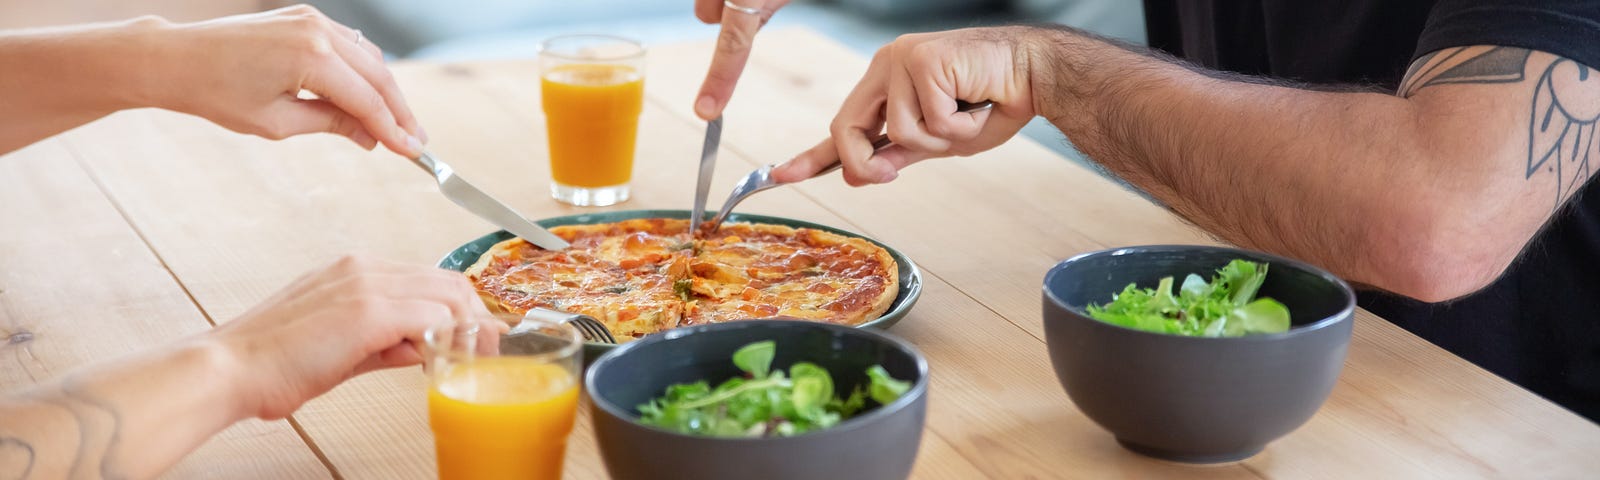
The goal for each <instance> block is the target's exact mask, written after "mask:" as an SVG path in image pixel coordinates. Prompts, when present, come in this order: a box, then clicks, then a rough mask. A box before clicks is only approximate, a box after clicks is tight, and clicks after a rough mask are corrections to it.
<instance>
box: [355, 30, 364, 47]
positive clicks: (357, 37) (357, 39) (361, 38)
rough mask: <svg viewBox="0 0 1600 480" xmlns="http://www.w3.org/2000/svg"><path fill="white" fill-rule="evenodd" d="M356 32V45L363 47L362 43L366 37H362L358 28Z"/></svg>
mask: <svg viewBox="0 0 1600 480" xmlns="http://www.w3.org/2000/svg"><path fill="white" fill-rule="evenodd" d="M355 30H356V45H357V46H360V45H361V41H362V40H365V39H366V37H364V36H362V35H361V29H359V28H358V29H355Z"/></svg>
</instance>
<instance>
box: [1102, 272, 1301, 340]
mask: <svg viewBox="0 0 1600 480" xmlns="http://www.w3.org/2000/svg"><path fill="white" fill-rule="evenodd" d="M1266 279H1267V265H1265V264H1260V263H1255V262H1249V261H1245V260H1234V261H1232V262H1228V265H1227V266H1224V267H1222V268H1221V269H1219V270H1217V275H1216V276H1215V277H1212V278H1211V281H1210V282H1207V281H1205V279H1202V278H1200V276H1199V275H1195V274H1192V273H1191V274H1189V276H1188V277H1185V278H1184V279H1183V284H1182V285H1181V286H1179V287H1178V289H1177V294H1176V295H1174V294H1173V285H1172V277H1166V278H1163V279H1161V282H1160V284H1159V285H1157V286H1156V288H1155V289H1153V290H1152V289H1141V288H1138V287H1137V286H1135V285H1134V284H1131V283H1130V284H1128V286H1127V287H1126V288H1123V289H1122V293H1118V294H1116V295H1115V296H1113V297H1112V298H1111V302H1110V303H1107V304H1105V305H1094V304H1090V305H1089V308H1088V311H1089V316H1090V317H1094V318H1095V319H1096V320H1100V321H1102V322H1106V323H1110V324H1113V325H1121V326H1124V327H1128V328H1132V329H1136V330H1144V331H1147V332H1156V333H1167V334H1173V335H1186V336H1191V337H1239V336H1244V335H1249V334H1255V333H1278V332H1283V331H1287V330H1289V309H1288V308H1287V307H1284V306H1283V304H1282V303H1278V301H1277V300H1273V299H1270V298H1255V297H1256V291H1257V290H1260V289H1261V284H1262V282H1265V281H1266Z"/></svg>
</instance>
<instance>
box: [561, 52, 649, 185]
mask: <svg viewBox="0 0 1600 480" xmlns="http://www.w3.org/2000/svg"><path fill="white" fill-rule="evenodd" d="M539 92H540V98H541V100H542V102H543V105H544V115H545V130H546V131H547V132H548V133H549V137H550V176H551V177H553V181H552V182H551V183H550V195H551V196H552V197H555V199H556V200H559V201H562V202H566V203H569V204H573V205H586V206H587V205H592V206H604V205H612V204H616V203H621V202H623V201H626V200H627V199H628V181H629V180H630V179H631V177H632V176H633V150H634V140H635V138H636V137H637V136H638V131H639V112H640V110H641V109H642V108H643V105H644V46H642V45H640V44H639V42H636V41H633V40H629V39H626V38H622V37H617V36H612V35H598V34H586V35H563V36H559V37H554V38H551V39H549V40H545V41H544V43H543V44H541V45H540V48H539Z"/></svg>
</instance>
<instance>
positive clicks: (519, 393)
mask: <svg viewBox="0 0 1600 480" xmlns="http://www.w3.org/2000/svg"><path fill="white" fill-rule="evenodd" d="M514 320H518V321H520V323H518V324H517V326H516V327H515V328H513V329H511V331H509V332H506V333H503V334H502V333H501V332H500V330H499V329H496V328H494V326H493V323H492V322H501V321H502V320H501V319H499V318H497V317H486V318H485V321H480V322H468V323H461V324H450V325H440V326H436V327H434V328H432V329H429V330H428V331H427V333H426V334H425V336H424V340H425V341H426V344H427V349H426V350H427V357H428V358H427V360H428V362H427V367H428V378H429V389H428V423H429V425H430V426H431V427H432V428H433V440H434V446H435V448H436V450H437V452H438V455H439V457H438V459H439V478H440V479H446V480H449V479H502V478H503V479H551V480H554V479H559V478H561V462H562V458H563V457H564V456H565V455H566V449H567V436H568V434H570V433H572V424H573V421H574V417H575V416H576V414H577V408H578V371H579V369H580V368H581V363H582V353H581V351H582V345H583V341H582V337H581V336H579V334H578V332H577V330H576V329H574V328H573V327H572V326H571V325H566V324H560V323H552V322H546V321H540V320H532V319H529V320H521V319H514Z"/></svg>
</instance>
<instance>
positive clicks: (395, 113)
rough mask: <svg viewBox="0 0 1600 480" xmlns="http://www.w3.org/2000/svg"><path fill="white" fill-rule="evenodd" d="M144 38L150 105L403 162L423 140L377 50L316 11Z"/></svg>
mask: <svg viewBox="0 0 1600 480" xmlns="http://www.w3.org/2000/svg"><path fill="white" fill-rule="evenodd" d="M141 32H142V34H143V35H145V36H147V37H148V38H146V39H144V40H147V41H148V42H149V43H148V45H149V47H150V48H151V50H150V53H151V58H150V59H148V60H147V61H146V62H145V65H146V67H145V68H144V69H143V70H144V71H143V75H142V76H143V78H144V80H143V88H144V89H145V92H146V95H145V97H146V99H147V100H148V102H149V103H150V105H147V106H155V107H161V108H166V109H170V110H176V111H180V112H184V113H190V114H194V115H199V116H201V117H205V118H207V119H209V120H211V121H213V122H216V123H217V124H219V125H222V126H224V127H227V128H228V129H230V130H234V131H237V132H242V133H250V134H255V135H260V136H262V137H266V138H270V139H281V138H285V137H289V136H293V135H299V134H305V133H314V132H330V133H335V134H339V135H343V136H346V137H349V138H350V139H351V140H352V141H354V142H356V144H358V145H361V147H362V148H366V149H369V150H370V149H372V148H374V147H375V146H376V144H377V143H383V144H384V146H387V147H388V148H389V150H391V151H394V152H395V153H399V154H402V155H407V156H416V155H417V154H420V153H421V146H422V143H424V142H426V141H427V139H426V134H424V133H423V131H422V128H421V127H419V126H418V125H417V120H416V117H414V116H412V114H411V110H410V108H409V107H407V106H406V102H405V97H404V96H403V95H401V93H400V88H399V87H398V86H397V85H396V84H395V80H394V77H393V76H392V75H391V74H390V73H389V69H388V68H387V67H386V66H385V65H384V61H383V53H382V52H380V51H379V50H378V47H377V46H375V45H373V44H372V42H371V41H367V40H365V39H363V38H362V37H361V34H360V32H357V31H356V30H353V29H351V28H349V27H346V26H344V25H340V24H339V23H338V22H335V21H333V20H331V19H329V18H328V17H327V16H325V15H323V14H322V13H321V12H318V11H317V10H316V9H315V8H312V7H310V6H305V5H300V6H294V7H288V8H283V9H279V10H273V11H269V12H262V13H256V14H249V15H239V16H232V17H224V18H219V19H215V20H208V21H204V22H198V23H188V24H170V25H163V26H160V27H157V28H150V29H144V30H142V31H141ZM302 91H305V92H310V93H311V94H314V96H311V95H304V94H303V93H302Z"/></svg>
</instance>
